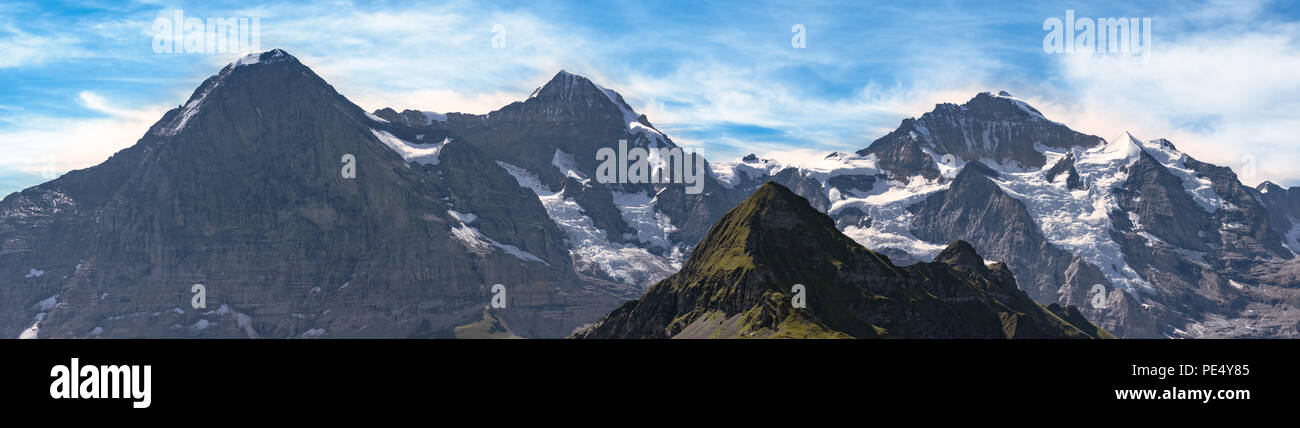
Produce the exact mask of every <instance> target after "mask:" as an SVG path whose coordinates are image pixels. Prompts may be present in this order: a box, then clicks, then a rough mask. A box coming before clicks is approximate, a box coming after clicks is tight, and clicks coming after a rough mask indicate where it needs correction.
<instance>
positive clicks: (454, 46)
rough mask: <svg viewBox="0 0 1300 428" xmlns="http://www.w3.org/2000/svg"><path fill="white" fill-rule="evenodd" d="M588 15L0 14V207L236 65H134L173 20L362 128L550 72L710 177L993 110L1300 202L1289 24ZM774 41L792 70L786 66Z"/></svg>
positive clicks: (1296, 12) (510, 94) (820, 5)
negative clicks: (1147, 45)
mask: <svg viewBox="0 0 1300 428" xmlns="http://www.w3.org/2000/svg"><path fill="white" fill-rule="evenodd" d="M592 3H593V2H587V1H528V2H500V3H494V2H480V1H473V2H470V1H466V2H458V1H452V2H413V1H400V2H313V4H296V3H295V2H269V3H264V4H260V5H258V4H254V3H249V2H231V3H228V4H223V3H222V2H208V1H205V2H154V1H148V2H22V1H19V2H14V1H6V2H3V3H0V194H7V193H8V192H10V191H15V190H19V189H22V188H24V187H27V186H31V185H34V184H37V183H40V182H42V181H44V180H45V178H46V177H50V176H52V174H57V173H61V172H65V171H67V170H70V169H76V168H84V167H87V166H91V165H94V164H97V163H99V162H101V161H103V160H104V159H106V158H107V157H108V156H109V155H111V154H112V153H113V152H115V151H117V150H120V149H122V148H125V147H127V146H129V145H131V144H133V143H134V142H135V141H136V140H137V139H138V138H139V137H140V136H142V135H143V134H144V132H145V130H146V129H147V128H148V126H149V125H151V124H152V123H153V122H154V121H156V120H157V119H158V118H159V117H161V115H162V113H163V112H165V111H166V110H167V109H168V108H171V107H175V106H176V105H178V104H181V103H183V102H184V101H185V99H186V98H187V97H188V96H189V94H190V92H192V91H193V90H194V88H195V87H197V86H198V84H199V83H200V82H202V80H203V79H204V78H206V77H207V76H209V75H211V74H214V73H216V72H217V71H218V70H219V69H220V68H221V67H222V66H223V65H224V64H226V63H228V62H230V61H232V60H234V59H236V58H238V57H239V56H240V55H239V54H237V53H211V54H158V53H155V52H154V51H153V49H152V43H153V39H154V31H153V30H152V29H151V26H152V24H153V22H154V20H155V19H156V18H158V17H159V16H163V17H169V16H171V14H172V13H173V11H175V10H181V11H183V12H184V14H185V16H186V17H197V18H201V19H207V18H226V17H240V18H251V17H257V18H259V19H260V42H261V48H262V49H263V50H266V49H271V48H283V49H286V50H288V51H289V52H290V53H292V54H294V55H296V56H298V57H299V58H300V59H301V60H302V61H303V62H304V63H306V64H307V65H308V66H310V67H312V69H314V70H315V71H316V72H317V73H318V74H320V75H321V76H322V77H324V78H325V79H326V80H327V81H329V82H330V83H332V84H333V85H334V86H335V87H336V88H337V89H338V90H339V91H340V92H341V93H343V94H344V95H345V96H347V97H348V98H350V99H351V100H353V101H354V102H356V103H357V104H359V105H361V106H362V107H363V108H366V109H368V110H373V109H377V108H381V107H394V108H398V109H402V108H415V109H423V110H433V111H442V112H447V111H463V112H472V113H485V112H488V111H491V110H494V109H496V108H499V107H501V106H503V105H505V104H508V103H509V102H511V101H515V100H520V99H523V98H525V97H526V96H527V95H528V94H529V92H531V91H532V89H533V88H535V87H536V86H538V85H540V84H542V83H544V82H545V81H546V80H547V79H548V78H549V77H550V76H551V75H553V74H555V73H556V72H557V71H559V70H560V69H566V70H568V71H570V72H574V73H578V74H582V75H585V76H587V77H590V78H592V79H593V80H595V81H597V82H598V83H601V84H602V85H604V86H606V87H608V88H611V89H614V90H616V91H619V92H620V93H622V94H623V95H624V96H625V97H626V98H627V99H628V100H629V102H630V103H631V104H632V105H633V107H634V108H636V109H637V110H638V111H640V112H642V113H645V114H647V115H648V116H649V118H650V120H651V121H652V122H654V123H655V124H656V126H658V127H659V128H661V129H663V130H665V131H667V132H668V134H669V135H670V136H672V137H673V138H674V140H676V141H678V142H679V143H681V144H683V145H686V146H687V147H691V148H694V149H696V150H699V151H700V152H702V153H704V154H705V155H707V156H708V157H709V158H710V159H711V160H730V159H734V158H737V157H740V156H742V155H744V154H746V153H750V152H755V153H759V154H774V153H780V154H782V155H784V156H786V157H794V158H813V157H820V156H822V155H824V154H825V153H828V152H830V151H835V150H842V151H844V150H857V149H861V148H863V147H866V146H867V145H868V144H869V143H870V142H871V141H873V140H874V139H876V138H878V137H880V136H882V135H884V134H885V133H887V132H888V131H890V130H892V129H893V128H895V127H896V126H897V125H898V123H899V122H900V121H901V120H902V119H904V118H906V117H913V116H918V115H920V114H922V113H924V112H926V111H929V110H930V109H932V108H933V106H934V104H936V103H940V102H954V103H961V102H965V101H966V100H967V99H969V98H971V97H972V96H974V94H975V93H977V92H979V91H984V90H993V91H997V90H1007V91H1009V92H1011V93H1012V94H1014V95H1016V96H1018V97H1020V98H1022V99H1025V100H1027V101H1029V102H1030V103H1031V104H1033V105H1035V106H1036V107H1038V108H1039V109H1040V110H1042V111H1043V112H1044V113H1045V114H1046V115H1047V116H1048V117H1049V118H1052V119H1054V120H1058V121H1061V122H1063V123H1066V124H1068V125H1070V126H1071V127H1073V128H1075V129H1077V130H1080V131H1082V132H1087V133H1091V134H1096V135H1099V136H1102V137H1103V138H1110V137H1112V136H1114V135H1117V134H1119V133H1120V132H1122V131H1126V130H1127V131H1130V132H1132V133H1133V134H1134V135H1137V136H1138V137H1140V138H1147V139H1150V138H1169V139H1170V140H1172V141H1174V142H1175V144H1177V145H1178V146H1179V148H1181V149H1183V150H1184V151H1185V152H1187V153H1189V154H1191V155H1193V156H1195V157H1197V158H1200V159H1203V160H1207V161H1211V162H1215V163H1218V164H1222V165H1227V166H1230V167H1232V168H1233V169H1234V170H1236V171H1237V172H1238V173H1239V174H1241V175H1242V176H1243V181H1244V182H1246V183H1247V184H1248V185H1254V184H1256V183H1258V182H1259V181H1262V180H1273V181H1277V182H1279V183H1283V184H1287V185H1300V170H1297V169H1296V168H1294V167H1293V165H1296V164H1297V163H1300V141H1297V137H1296V136H1297V135H1300V115H1297V114H1295V113H1294V112H1296V111H1300V73H1295V70H1300V49H1297V46H1300V45H1297V43H1298V42H1300V24H1298V21H1300V7H1298V6H1297V4H1296V2H1268V1H1261V2H1252V1H1225V2H1214V1H1211V2H1181V1H1179V2H1131V1H1113V2H1108V1H1088V2H1033V3H1034V4H1033V5H1025V4H1023V3H1025V2H1017V1H1009V2H969V1H941V2H875V1H852V2H850V1H844V2H815V1H799V2H695V1H682V2H659V1H627V2H599V4H592ZM1138 3H1141V4H1138ZM1067 9H1070V10H1074V11H1075V15H1076V16H1077V17H1094V18H1096V17H1132V18H1151V19H1152V22H1153V31H1152V37H1153V39H1154V40H1153V42H1152V50H1151V56H1150V57H1149V61H1147V62H1145V63H1135V62H1134V61H1133V60H1132V58H1131V56H1125V55H1118V54H1117V55H1093V56H1087V55H1061V54H1048V53H1046V52H1044V50H1043V39H1044V37H1045V35H1046V34H1047V31H1045V30H1043V23H1044V20H1046V19H1048V18H1053V17H1055V18H1059V19H1064V18H1065V11H1066V10H1067ZM795 24H801V25H803V26H804V28H805V29H806V48H803V49H796V48H794V47H792V46H791V39H792V37H794V34H793V33H792V32H791V27H792V26H794V25H795ZM495 25H500V26H501V27H500V28H501V29H503V30H504V36H505V44H504V46H503V47H501V48H494V47H493V46H492V40H493V37H494V36H498V35H499V34H500V33H494V32H493V31H492V29H493V26H495Z"/></svg>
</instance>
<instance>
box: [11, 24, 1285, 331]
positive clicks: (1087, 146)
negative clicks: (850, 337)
mask: <svg viewBox="0 0 1300 428" xmlns="http://www.w3.org/2000/svg"><path fill="white" fill-rule="evenodd" d="M522 95H523V94H521V96H522ZM620 141H626V145H627V147H628V148H630V149H631V148H641V149H647V150H649V149H658V148H666V149H680V147H678V146H677V144H675V143H674V142H673V141H672V139H671V138H670V137H669V136H668V135H666V133H664V132H663V131H661V130H659V129H658V128H656V127H655V126H654V125H653V124H652V122H651V121H650V119H649V118H648V117H646V116H644V115H641V114H639V113H637V112H636V111H635V110H634V109H633V108H632V106H631V105H630V104H629V103H628V102H627V100H626V99H624V98H623V96H622V95H620V94H618V93H617V92H615V91H613V90H610V89H607V88H604V87H602V86H600V85H599V84H597V83H595V82H592V81H591V80H590V79H587V78H584V77H582V76H578V75H575V74H572V73H568V72H564V71H561V72H560V73H558V74H556V75H555V76H554V77H553V78H551V79H550V80H549V81H548V82H545V84H544V85H542V86H541V87H539V88H538V89H537V90H536V91H534V92H533V93H532V94H531V95H530V96H528V97H527V98H525V99H523V100H522V101H519V102H514V103H511V104H509V105H506V106H504V107H502V108H501V109H498V110H497V111H493V112H491V113H488V114H482V115H479V114H463V113H445V114H444V113H434V112H424V111H416V110H402V111H400V112H399V111H398V110H396V109H392V108H386V109H381V110H378V111H375V112H373V114H371V113H366V112H365V111H362V110H361V109H360V108H359V107H357V106H355V105H354V104H352V103H351V102H349V101H348V100H347V99H346V98H344V97H343V96H342V95H339V94H338V93H337V92H336V91H334V89H333V88H332V87H330V86H329V85H328V84H327V83H326V82H325V81H323V80H322V79H321V78H320V77H318V76H317V75H316V74H315V73H313V72H312V71H311V70H310V69H308V68H307V67H305V66H303V65H302V64H301V63H300V62H299V61H298V60H297V59H295V58H293V57H292V56H291V55H289V54H288V53H285V52H283V51H279V50H275V51H270V52H266V53H263V54H257V55H250V56H249V57H245V58H243V59H241V60H239V61H237V62H235V63H232V64H230V65H229V66H228V67H226V68H224V69H222V70H221V71H220V72H219V73H218V74H217V75H215V76H212V77H211V78H210V79H208V80H206V81H204V82H203V83H202V85H201V86H200V87H199V88H198V89H197V90H196V91H195V92H194V94H193V96H192V97H191V98H190V99H189V100H188V101H187V102H186V104H185V105H182V106H180V107H178V108H176V109H174V110H172V111H170V112H168V113H167V114H166V115H165V116H164V117H163V118H162V119H161V120H160V121H159V122H158V123H157V124H155V125H154V126H153V127H152V128H151V129H150V130H149V132H148V133H147V134H146V135H145V136H144V137H143V138H141V139H140V140H139V142H137V144H135V145H134V146H132V147H130V148H127V149H125V150H123V151H121V152H119V153H117V154H116V155H114V156H113V157H112V158H110V159H108V160H107V161H105V162H104V163H103V164H100V165H98V166H95V167H91V168H87V169H85V170H80V171H73V172H70V173H68V174H66V175H64V176H62V177H60V178H58V179H56V180H54V181H51V182H48V183H45V184H42V185H39V186H36V187H33V188H30V189H27V190H24V191H22V192H18V193H15V194H12V195H9V196H8V197H6V198H5V199H4V200H3V201H0V329H3V331H5V332H6V333H4V334H10V335H12V336H15V337H17V336H20V335H22V336H29V337H30V336H37V337H92V336H98V337H136V336H148V337H156V336H179V337H248V336H257V337H317V336H324V337H349V336H384V337H389V336H395V337H454V336H456V335H457V334H458V332H471V333H465V334H461V336H465V337H503V336H507V337H508V336H521V337H561V336H564V335H567V334H569V333H571V332H572V331H573V329H574V328H575V327H577V326H580V325H584V324H588V323H590V322H592V321H595V320H596V319H598V318H599V317H600V316H601V315H602V314H605V313H606V312H607V311H608V310H609V309H611V308H614V307H616V306H617V305H618V304H619V303H620V302H623V301H627V300H628V299H633V298H637V297H639V296H642V295H643V294H644V293H645V291H646V289H647V287H649V286H650V285H651V284H654V283H656V282H659V281H661V280H663V279H665V278H667V277H669V276H670V275H673V274H674V273H676V272H678V271H679V270H681V269H683V268H684V266H685V264H686V262H687V260H688V257H689V256H691V255H692V254H693V253H694V252H695V251H696V250H697V248H696V245H697V244H699V243H700V242H701V241H702V240H704V238H705V237H706V235H708V234H709V231H710V230H712V229H713V228H714V227H715V224H716V223H717V222H718V221H719V220H720V219H722V217H723V214H724V213H726V212H728V210H729V209H731V208H732V207H733V206H735V205H736V204H738V203H740V202H741V201H743V200H745V199H746V198H747V197H749V196H750V195H751V194H753V193H754V192H756V191H758V190H759V189H761V188H762V186H763V185H764V184H765V183H766V182H768V181H774V182H776V183H779V184H780V185H782V186H784V187H787V188H789V189H790V190H791V191H793V192H794V193H795V194H798V195H800V196H802V197H803V198H805V199H806V200H807V201H808V203H809V204H810V205H811V206H812V207H813V208H814V209H816V210H818V211H821V212H824V213H826V214H827V215H829V216H830V218H831V219H832V221H833V222H834V225H835V226H836V228H838V229H839V230H840V231H841V232H842V233H843V234H844V235H845V236H848V237H849V238H851V239H853V240H854V241H856V242H857V243H858V244H860V245H862V246H864V247H866V248H869V249H871V250H872V251H874V252H876V253H878V254H882V255H885V256H887V257H888V258H889V259H890V260H892V263H896V264H898V265H908V264H913V263H916V262H926V261H931V260H934V259H935V258H936V257H937V256H939V254H940V253H942V252H943V251H945V250H946V249H948V246H947V245H946V243H950V242H953V241H957V240H961V241H965V242H968V243H970V245H971V246H973V247H974V248H975V249H977V250H978V252H979V253H980V254H983V255H984V256H986V257H989V258H991V259H993V260H997V261H999V262H1002V263H1004V264H1005V265H1006V266H1007V267H1009V269H1011V270H1012V271H1014V272H1016V277H1017V278H1018V281H1017V282H1018V284H1019V286H1020V287H1022V288H1023V289H1024V291H1025V292H1026V293H1028V295H1029V296H1030V297H1031V298H1033V299H1035V300H1036V301H1038V302H1039V303H1041V304H1043V305H1047V307H1048V308H1049V310H1050V309H1051V308H1052V306H1051V304H1058V306H1061V307H1066V306H1071V305H1073V306H1076V307H1077V308H1078V309H1077V310H1078V311H1079V314H1081V315H1082V316H1084V317H1086V318H1087V319H1091V320H1093V321H1095V322H1096V323H1097V325H1098V326H1100V327H1101V328H1103V329H1105V330H1108V331H1111V332H1114V333H1116V334H1118V335H1121V336H1123V337H1220V336H1231V337H1241V336H1246V337H1291V336H1297V335H1300V332H1297V327H1298V326H1297V321H1300V310H1298V309H1296V306H1297V304H1298V303H1300V291H1298V290H1300V259H1297V258H1295V257H1294V253H1295V251H1296V249H1300V220H1298V219H1300V190H1297V189H1296V188H1292V189H1283V188H1281V187H1278V186H1276V185H1273V184H1271V183H1264V184H1261V185H1260V186H1259V187H1258V188H1248V187H1245V186H1242V185H1241V183H1240V182H1239V180H1238V179H1237V177H1236V176H1235V175H1234V173H1233V172H1232V171H1231V170H1230V169H1228V168H1224V167H1219V166H1215V165H1210V164H1207V163H1203V162H1200V161H1197V160H1196V159H1194V158H1192V157H1190V156H1188V155H1186V154H1184V153H1181V152H1179V151H1178V150H1177V148H1175V147H1174V145H1173V143H1172V142H1169V141H1166V140H1150V141H1142V140H1138V139H1136V138H1134V137H1132V136H1131V135H1128V134H1124V135H1121V136H1120V137H1116V138H1114V139H1111V140H1103V139H1101V138H1097V137H1095V136H1090V135H1085V134H1081V133H1078V132H1075V131H1072V130H1070V129H1069V128H1068V127H1067V126H1065V125H1064V124H1060V123H1057V122H1054V121H1051V120H1049V119H1047V118H1046V117H1044V116H1043V115H1042V114H1041V112H1038V111H1037V110H1036V109H1034V108H1033V107H1031V106H1029V105H1028V104H1027V103H1025V102H1024V101H1021V100H1019V99H1016V98H1014V97H1012V96H1010V95H1009V94H1006V93H1001V94H996V95H995V94H992V93H983V94H978V95H976V96H975V97H974V98H973V99H971V100H970V101H968V102H966V103H965V104H962V105H955V104H941V105H938V106H936V108H935V110H934V111H932V112H930V113H927V114H925V115H922V116H921V117H920V118H914V119H907V120H904V121H903V122H902V124H901V125H900V127H899V128H898V129H897V130H895V131H894V132H891V133H889V134H888V135H886V136H884V137H882V138H880V139H878V140H876V141H875V142H873V143H872V144H870V145H869V146H868V147H867V148H865V149H863V150H861V151H858V152H856V153H838V152H837V153H831V154H829V155H828V156H826V158H825V159H822V160H820V161H818V162H813V163H805V164H798V165H795V164H791V163H788V162H784V161H782V160H780V159H760V158H758V157H757V156H752V155H751V156H747V157H745V158H744V159H741V160H738V161H734V162H716V163H706V168H705V169H706V170H707V174H704V177H703V183H702V191H701V192H699V193H694V192H689V191H688V190H687V189H688V186H687V185H686V184H683V183H680V182H674V183H628V182H601V180H598V179H597V176H598V174H597V172H598V170H599V168H600V166H601V165H600V163H601V161H600V160H599V159H600V158H598V157H597V153H598V152H599V151H600V150H602V149H615V150H617V149H618V147H619V145H620ZM683 152H685V153H687V154H689V150H683ZM622 160H625V159H622ZM687 165H689V164H687ZM348 168H352V171H355V178H349V177H345V176H344V173H345V170H346V169H348ZM193 284H203V285H205V286H206V289H207V293H208V294H207V296H208V305H209V307H207V308H202V309H194V308H192V307H190V306H189V302H190V297H191V291H190V290H191V286H192V285H193ZM494 284H503V285H506V286H507V288H506V290H507V293H508V294H509V299H508V302H509V304H508V307H507V308H491V310H486V311H485V309H484V308H485V306H486V305H487V304H488V302H489V299H490V298H491V297H492V295H493V294H492V292H491V291H490V289H491V286H492V285H494ZM1054 313H1055V312H1054ZM1057 316H1058V317H1062V316H1061V315H1060V314H1057ZM1069 316H1072V315H1071V314H1070V313H1065V317H1062V318H1068V317H1069ZM877 326H879V325H877ZM458 327H460V329H459V330H458V329H457V328H458ZM471 327H472V328H471ZM846 334H848V333H846Z"/></svg>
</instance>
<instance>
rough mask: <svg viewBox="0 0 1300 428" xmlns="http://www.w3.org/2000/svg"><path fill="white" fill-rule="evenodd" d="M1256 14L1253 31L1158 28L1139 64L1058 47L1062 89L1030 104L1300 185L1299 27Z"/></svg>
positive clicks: (1251, 180) (1078, 124) (1090, 127)
mask: <svg viewBox="0 0 1300 428" xmlns="http://www.w3.org/2000/svg"><path fill="white" fill-rule="evenodd" d="M1248 10H1249V9H1248ZM1196 13H1200V12H1199V11H1198V12H1194V14H1196ZM1240 15H1241V14H1240V12H1239V13H1238V14H1236V15H1232V14H1230V15H1228V16H1240ZM1247 16H1249V17H1251V18H1249V19H1259V17H1258V16H1254V15H1247ZM1256 22H1257V24H1256V25H1255V26H1254V29H1253V30H1251V31H1241V28H1242V27H1243V26H1242V25H1225V26H1224V28H1225V29H1223V30H1214V31H1201V32H1190V33H1187V34H1174V35H1172V36H1173V37H1166V38H1163V39H1162V38H1160V37H1158V36H1157V44H1155V50H1154V51H1153V52H1152V55H1151V59H1150V62H1149V63H1146V64H1135V63H1133V62H1132V61H1130V59H1129V58H1128V57H1124V56H1112V55H1098V56H1092V57H1089V56H1082V55H1063V56H1061V58H1060V64H1059V66H1060V70H1061V73H1062V77H1063V80H1064V81H1065V82H1066V85H1067V91H1068V92H1067V93H1065V94H1062V95H1061V96H1059V97H1053V98H1052V99H1050V100H1046V101H1035V102H1036V104H1035V105H1036V106H1039V107H1040V109H1041V110H1043V111H1044V113H1047V114H1049V115H1055V117H1054V118H1055V119H1056V120H1060V121H1062V122H1064V123H1066V124H1068V125H1070V126H1071V127H1073V128H1075V129H1077V130H1080V131H1082V132H1088V133H1092V134H1095V135H1100V136H1109V135H1114V134H1117V133H1118V132H1120V131H1125V130H1127V131H1131V132H1132V133H1133V134H1134V135H1138V136H1141V138H1148V139H1149V138H1168V139H1170V140H1171V141H1173V142H1174V144H1176V145H1177V146H1178V147H1179V149H1180V150H1182V151H1183V152H1185V153H1187V154H1189V155H1191V156H1193V157H1195V158H1197V159H1200V160H1203V161H1207V162H1211V163H1215V164H1219V165H1224V166H1228V167H1231V168H1233V170H1234V171H1236V172H1237V173H1238V174H1242V173H1243V171H1249V170H1250V169H1249V168H1245V167H1246V166H1247V165H1246V160H1248V159H1254V160H1255V161H1256V162H1258V164H1257V167H1258V175H1257V176H1254V177H1251V176H1246V175H1245V174H1242V175H1243V176H1242V177H1241V179H1242V181H1243V182H1244V183H1245V184H1246V185H1250V186H1253V185H1255V184H1257V183H1258V182H1260V181H1263V180H1266V179H1268V180H1274V181H1279V182H1287V183H1291V184H1300V183H1298V182H1300V170H1297V169H1295V168H1294V165H1296V164H1300V150H1298V149H1300V147H1297V143H1300V141H1297V137H1296V136H1297V135H1300V116H1297V115H1296V114H1295V112H1296V111H1300V97H1297V94H1300V73H1297V72H1296V71H1297V70H1300V50H1298V49H1297V42H1300V27H1298V26H1296V25H1294V24H1269V23H1265V22H1263V21H1256ZM1225 24H1239V23H1233V22H1226V23H1225ZM1157 28H1159V27H1157ZM1166 28H1168V27H1166Z"/></svg>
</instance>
